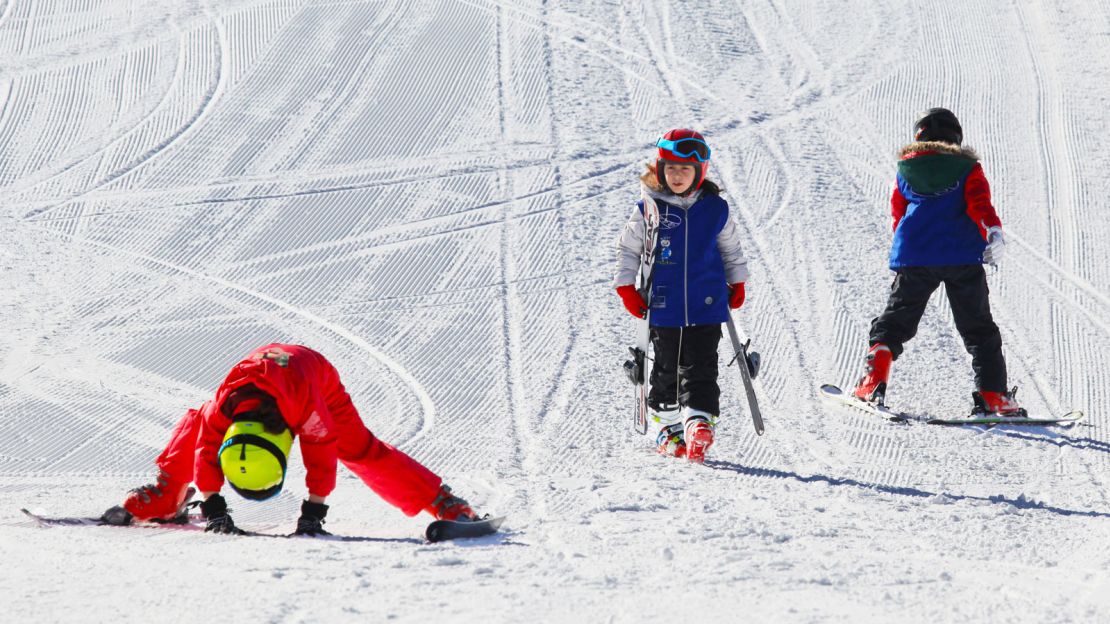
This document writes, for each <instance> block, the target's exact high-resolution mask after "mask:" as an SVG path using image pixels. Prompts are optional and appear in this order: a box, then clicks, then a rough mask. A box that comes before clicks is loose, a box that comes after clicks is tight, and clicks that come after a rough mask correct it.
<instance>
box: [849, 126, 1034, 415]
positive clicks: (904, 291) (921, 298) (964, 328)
mask: <svg viewBox="0 0 1110 624" xmlns="http://www.w3.org/2000/svg"><path fill="white" fill-rule="evenodd" d="M962 144H963V128H962V127H961V126H960V122H959V120H958V119H957V118H956V115H955V114H953V113H952V111H950V110H948V109H944V108H932V109H929V110H928V111H926V112H925V113H923V114H922V115H920V116H919V118H918V121H917V123H916V124H914V142H913V143H910V144H909V145H907V146H905V147H904V148H902V150H901V153H900V157H901V158H900V160H899V163H898V175H897V178H896V180H895V185H894V191H893V194H892V195H891V215H892V216H893V218H894V242H893V244H892V246H891V249H890V268H891V270H893V271H895V273H896V275H895V277H894V284H893V285H892V286H891V292H890V297H889V299H888V301H887V305H886V309H885V310H884V311H883V313H882V314H880V315H879V316H878V317H876V318H875V319H874V320H872V322H871V335H870V340H869V342H870V345H871V349H870V351H868V353H867V358H866V362H865V373H864V375H863V377H862V378H861V379H860V381H859V383H858V384H857V385H856V388H855V390H853V392H852V394H853V395H854V396H856V397H857V398H860V399H863V400H865V401H870V402H875V403H882V402H883V400H884V397H885V394H886V390H887V384H888V381H889V378H890V365H891V363H892V362H893V361H894V360H896V359H898V356H899V355H900V354H901V353H902V349H903V345H904V344H905V343H906V342H907V341H909V340H910V339H911V338H913V337H914V335H915V334H916V333H917V325H918V322H919V321H920V320H921V316H922V315H923V314H924V313H925V306H926V304H928V302H929V297H930V296H931V295H932V294H933V291H935V290H936V289H937V288H938V287H939V286H940V285H941V284H944V288H945V292H946V293H947V295H948V302H949V304H950V305H951V307H952V316H953V319H954V320H955V322H956V329H957V330H958V331H959V332H960V336H961V337H962V338H963V341H964V346H965V348H966V349H967V351H968V353H970V354H971V365H972V368H973V369H974V371H975V384H976V388H977V391H975V392H973V393H972V400H973V402H974V408H973V409H974V412H976V413H988V412H989V413H996V414H1001V415H1004V416H1021V415H1024V413H1025V411H1024V410H1023V409H1021V408H1020V407H1019V406H1018V404H1017V401H1016V400H1015V399H1014V391H1016V388H1015V389H1014V390H1013V391H1009V392H1007V390H1006V361H1005V359H1004V358H1003V357H1002V335H1001V333H1000V332H999V331H998V326H997V325H995V323H994V319H993V318H992V317H991V309H990V302H989V293H988V289H987V276H986V272H985V271H984V270H983V264H984V263H986V264H995V263H997V261H998V260H999V258H1000V257H1001V254H1002V250H1003V247H1004V245H1005V239H1004V238H1003V235H1002V222H1001V221H1000V220H999V219H998V215H997V214H996V213H995V210H994V206H993V205H992V204H991V191H990V185H989V184H988V183H987V178H986V176H985V175H984V174H983V167H982V165H980V164H979V157H978V156H977V155H976V154H975V152H974V151H972V150H971V149H970V148H966V147H961V145H962Z"/></svg>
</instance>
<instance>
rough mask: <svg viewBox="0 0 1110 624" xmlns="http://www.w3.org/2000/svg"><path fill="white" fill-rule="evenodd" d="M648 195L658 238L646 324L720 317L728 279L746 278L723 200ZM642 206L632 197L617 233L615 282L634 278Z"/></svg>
mask: <svg viewBox="0 0 1110 624" xmlns="http://www.w3.org/2000/svg"><path fill="white" fill-rule="evenodd" d="M652 196H653V197H654V198H655V202H656V205H657V206H658V208H659V240H658V243H657V244H656V247H655V261H654V267H653V275H652V282H651V301H650V305H651V318H650V322H651V324H652V325H654V326H658V327H685V326H689V325H709V324H712V323H724V322H725V321H727V320H728V314H729V307H728V296H729V285H730V284H735V283H737V282H744V281H747V279H748V268H747V260H746V259H745V258H744V254H743V250H742V249H741V247H740V235H739V232H738V231H737V229H736V225H735V224H734V223H733V222H732V219H731V218H730V216H729V206H728V202H726V201H725V200H724V199H722V198H721V197H720V196H718V195H704V194H699V195H698V196H697V197H695V198H679V197H675V196H674V195H671V194H668V193H659V192H655V193H652ZM684 199H685V200H686V201H683V200H684ZM691 199H692V201H691ZM684 204H685V206H684ZM643 210H644V205H643V202H642V201H640V202H636V210H634V211H633V212H632V215H631V217H630V219H629V223H628V224H627V225H626V227H625V231H624V233H623V234H622V235H621V241H620V246H621V262H620V264H621V266H620V268H619V269H618V273H617V279H616V280H615V281H616V284H615V285H617V286H620V285H622V284H631V283H634V281H635V274H636V272H637V270H638V268H639V263H640V255H639V254H640V251H641V250H642V249H643V236H644V234H643Z"/></svg>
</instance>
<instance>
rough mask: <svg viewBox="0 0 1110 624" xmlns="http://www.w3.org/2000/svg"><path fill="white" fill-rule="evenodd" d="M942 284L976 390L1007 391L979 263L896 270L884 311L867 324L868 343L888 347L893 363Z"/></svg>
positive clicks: (999, 342)
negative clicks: (869, 330)
mask: <svg viewBox="0 0 1110 624" xmlns="http://www.w3.org/2000/svg"><path fill="white" fill-rule="evenodd" d="M941 284H944V289H945V292H946V293H947V294H948V303H949V305H951V306H952V317H953V319H954V320H955V321H956V330H957V331H959V332H960V336H961V337H962V338H963V340H964V347H965V348H966V349H967V352H968V353H970V354H971V367H972V368H973V369H974V371H975V384H976V387H977V388H978V389H979V390H989V391H991V392H1005V391H1006V360H1005V359H1004V358H1003V357H1002V334H1001V333H1000V332H999V331H998V325H995V323H994V318H993V317H992V316H991V306H990V301H989V300H988V299H989V297H988V295H989V291H988V289H987V274H986V272H985V271H984V270H983V265H981V264H963V265H958V266H935V267H904V268H902V269H899V271H898V273H897V275H895V277H894V283H893V284H891V287H890V299H888V300H887V304H886V309H885V310H883V313H882V314H880V315H879V316H877V317H875V319H874V320H872V321H871V336H870V342H871V344H872V345H874V344H876V343H880V342H881V343H883V344H885V345H887V346H888V347H890V352H891V355H893V356H894V359H898V356H899V355H900V354H901V353H902V348H903V344H904V343H906V342H908V341H909V340H910V339H911V338H913V337H914V335H916V334H917V325H918V322H920V321H921V316H922V315H923V314H924V313H925V306H926V305H927V304H928V303H929V297H930V296H931V295H932V294H933V291H935V290H936V289H937V288H938V287H939V286H940V285H941Z"/></svg>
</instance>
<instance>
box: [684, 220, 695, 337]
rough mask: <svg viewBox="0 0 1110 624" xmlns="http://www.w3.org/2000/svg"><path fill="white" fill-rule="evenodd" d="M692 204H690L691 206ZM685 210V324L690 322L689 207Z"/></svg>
mask: <svg viewBox="0 0 1110 624" xmlns="http://www.w3.org/2000/svg"><path fill="white" fill-rule="evenodd" d="M692 207H693V206H691V208H692ZM685 212H686V231H685V233H684V236H685V237H686V238H685V243H683V245H682V305H683V307H684V311H685V312H686V320H685V324H686V325H689V324H690V208H687V209H686V210H685Z"/></svg>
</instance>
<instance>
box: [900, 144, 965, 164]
mask: <svg viewBox="0 0 1110 624" xmlns="http://www.w3.org/2000/svg"><path fill="white" fill-rule="evenodd" d="M918 152H936V153H938V154H950V155H952V156H963V157H964V158H970V159H971V160H975V161H978V160H979V154H977V153H976V152H975V150H974V149H972V148H970V147H961V146H959V145H953V144H951V143H945V142H943V141H915V142H913V143H910V144H909V145H907V146H905V147H903V148H902V149H900V150H898V158H899V159H904V158H906V157H907V156H909V155H910V154H915V153H918Z"/></svg>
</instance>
